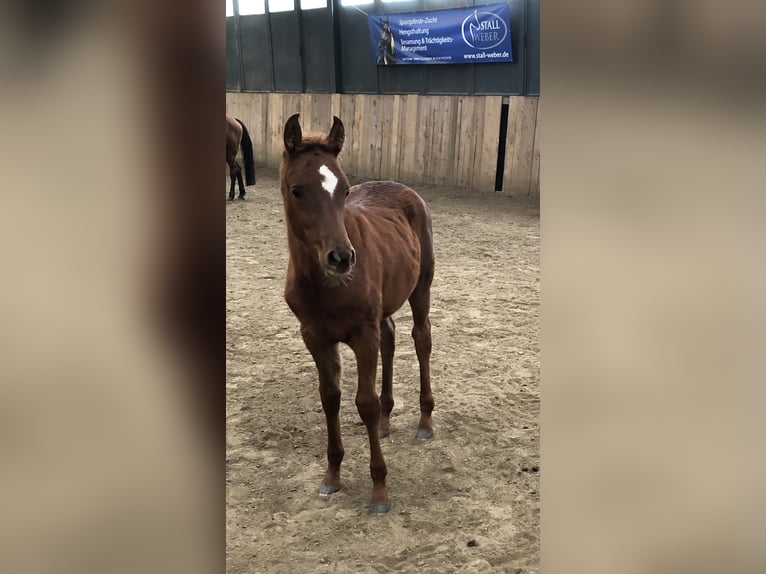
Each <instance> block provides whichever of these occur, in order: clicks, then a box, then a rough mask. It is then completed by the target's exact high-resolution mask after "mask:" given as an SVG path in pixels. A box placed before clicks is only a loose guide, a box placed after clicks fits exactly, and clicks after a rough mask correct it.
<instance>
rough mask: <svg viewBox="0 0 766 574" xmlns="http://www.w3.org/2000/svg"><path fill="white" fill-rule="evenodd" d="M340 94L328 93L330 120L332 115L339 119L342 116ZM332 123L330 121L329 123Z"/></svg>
mask: <svg viewBox="0 0 766 574" xmlns="http://www.w3.org/2000/svg"><path fill="white" fill-rule="evenodd" d="M340 97H341V95H340V94H331V95H330V116H331V117H330V121H331V122H332V118H333V117H338V118H340V119H341V120H343V118H342V117H341V115H340ZM330 125H332V123H330Z"/></svg>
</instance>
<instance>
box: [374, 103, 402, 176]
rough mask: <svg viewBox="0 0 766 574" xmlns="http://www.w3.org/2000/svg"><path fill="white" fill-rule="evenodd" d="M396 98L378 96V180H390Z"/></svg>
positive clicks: (395, 120)
mask: <svg viewBox="0 0 766 574" xmlns="http://www.w3.org/2000/svg"><path fill="white" fill-rule="evenodd" d="M395 97H396V96H380V125H381V130H380V136H381V137H380V168H379V170H378V178H379V179H391V171H392V164H393V163H394V162H393V160H392V157H393V154H394V153H395V150H394V148H393V140H394V138H395V137H396V130H397V128H398V126H397V124H398V122H397V118H396V116H395V113H394V99H395Z"/></svg>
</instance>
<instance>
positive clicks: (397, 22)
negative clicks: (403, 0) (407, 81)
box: [367, 4, 513, 66]
mask: <svg viewBox="0 0 766 574" xmlns="http://www.w3.org/2000/svg"><path fill="white" fill-rule="evenodd" d="M367 19H368V23H369V26H370V40H371V42H372V50H373V53H374V55H375V59H376V63H377V64H378V65H381V66H387V65H393V64H480V63H489V62H512V61H513V52H512V51H511V26H510V24H511V12H510V9H509V8H508V4H490V5H488V6H472V7H471V8H455V9H452V10H437V11H428V12H410V13H407V14H371V15H369V16H368V17H367Z"/></svg>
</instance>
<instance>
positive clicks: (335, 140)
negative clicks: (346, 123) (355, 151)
mask: <svg viewBox="0 0 766 574" xmlns="http://www.w3.org/2000/svg"><path fill="white" fill-rule="evenodd" d="M345 139H346V129H345V128H344V127H343V122H342V121H340V118H339V117H337V116H333V117H332V127H331V128H330V133H329V135H328V136H327V143H328V145H329V146H330V147H331V148H333V150H334V151H335V155H338V154H339V153H340V150H342V149H343V142H344V141H345Z"/></svg>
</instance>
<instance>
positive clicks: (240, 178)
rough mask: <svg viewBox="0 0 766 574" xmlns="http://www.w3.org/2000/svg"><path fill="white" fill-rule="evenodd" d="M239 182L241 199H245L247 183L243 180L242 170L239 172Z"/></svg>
mask: <svg viewBox="0 0 766 574" xmlns="http://www.w3.org/2000/svg"><path fill="white" fill-rule="evenodd" d="M237 182H239V198H240V199H245V182H244V181H243V180H242V168H239V169H238V170H237ZM232 199H233V198H232Z"/></svg>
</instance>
